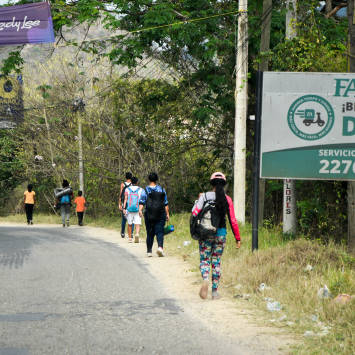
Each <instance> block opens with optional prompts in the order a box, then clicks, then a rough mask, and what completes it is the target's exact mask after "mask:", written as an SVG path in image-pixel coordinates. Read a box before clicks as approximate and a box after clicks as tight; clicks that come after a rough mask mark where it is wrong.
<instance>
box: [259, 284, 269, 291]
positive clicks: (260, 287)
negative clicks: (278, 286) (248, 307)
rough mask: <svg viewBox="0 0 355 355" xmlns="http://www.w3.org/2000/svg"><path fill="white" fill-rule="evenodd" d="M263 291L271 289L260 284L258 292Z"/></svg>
mask: <svg viewBox="0 0 355 355" xmlns="http://www.w3.org/2000/svg"><path fill="white" fill-rule="evenodd" d="M265 290H271V287H269V286H266V285H265V284H264V283H262V284H261V285H260V286H259V292H263V291H265Z"/></svg>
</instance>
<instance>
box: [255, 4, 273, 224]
mask: <svg viewBox="0 0 355 355" xmlns="http://www.w3.org/2000/svg"><path fill="white" fill-rule="evenodd" d="M271 10H272V0H264V1H263V17H262V21H263V22H262V25H261V38H260V53H265V52H268V51H269V50H270V32H271ZM268 70H269V60H268V59H263V60H262V61H261V63H260V64H259V71H262V72H264V71H268ZM254 154H255V152H254ZM264 206H265V179H259V213H258V225H259V226H261V227H262V226H263V223H264Z"/></svg>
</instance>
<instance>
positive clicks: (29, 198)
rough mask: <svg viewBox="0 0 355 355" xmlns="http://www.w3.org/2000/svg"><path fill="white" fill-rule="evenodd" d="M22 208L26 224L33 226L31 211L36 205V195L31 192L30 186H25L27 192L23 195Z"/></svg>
mask: <svg viewBox="0 0 355 355" xmlns="http://www.w3.org/2000/svg"><path fill="white" fill-rule="evenodd" d="M24 195H25V197H24V200H23V207H24V208H25V211H26V216H27V224H31V225H33V209H34V208H35V205H36V197H35V196H36V193H35V192H34V191H32V185H31V184H28V185H27V191H25V193H24Z"/></svg>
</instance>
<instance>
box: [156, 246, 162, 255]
mask: <svg viewBox="0 0 355 355" xmlns="http://www.w3.org/2000/svg"><path fill="white" fill-rule="evenodd" d="M157 254H158V255H159V256H164V253H163V248H162V247H159V248H158V250H157Z"/></svg>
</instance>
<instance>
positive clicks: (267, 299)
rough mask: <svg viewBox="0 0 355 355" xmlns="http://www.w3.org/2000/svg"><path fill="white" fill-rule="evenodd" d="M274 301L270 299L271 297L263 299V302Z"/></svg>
mask: <svg viewBox="0 0 355 355" xmlns="http://www.w3.org/2000/svg"><path fill="white" fill-rule="evenodd" d="M273 300H274V299H273V298H271V297H265V298H264V301H270V302H272V301H273Z"/></svg>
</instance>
